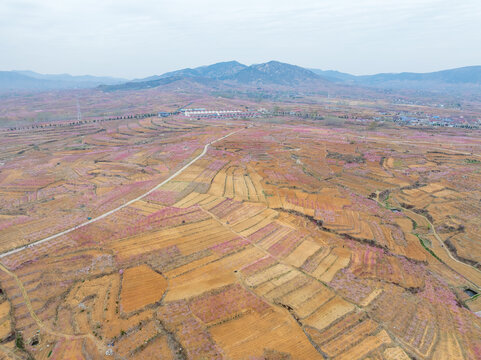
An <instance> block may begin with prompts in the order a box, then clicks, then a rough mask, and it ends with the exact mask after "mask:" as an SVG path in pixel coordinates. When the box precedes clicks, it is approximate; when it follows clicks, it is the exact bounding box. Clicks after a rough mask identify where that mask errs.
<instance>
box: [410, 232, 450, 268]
mask: <svg viewBox="0 0 481 360" xmlns="http://www.w3.org/2000/svg"><path fill="white" fill-rule="evenodd" d="M414 235H416V236H417V238H418V239H419V242H420V243H421V245H422V247H423V248H424V249H426V251H427V252H428V253H430V254H431V255H432V256H434V257H435V258H436V259H438V260H439V261H441V262H442V263H443V264H444V261H442V260H441V259H440V258H439V257H438V256H437V255H436V254H435V253H434V251H432V250H431V249H430V248H429V247H428V246H427V245H426V244H425V242H424V240H423V238H422V237H421V236H420V235H419V234H417V233H414Z"/></svg>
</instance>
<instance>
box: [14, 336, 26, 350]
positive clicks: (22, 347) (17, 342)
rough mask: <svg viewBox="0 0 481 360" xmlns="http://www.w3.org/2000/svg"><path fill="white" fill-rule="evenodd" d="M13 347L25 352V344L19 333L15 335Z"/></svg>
mask: <svg viewBox="0 0 481 360" xmlns="http://www.w3.org/2000/svg"><path fill="white" fill-rule="evenodd" d="M15 346H16V347H18V348H19V349H20V350H25V342H24V341H23V336H22V333H20V332H17V333H16V334H15Z"/></svg>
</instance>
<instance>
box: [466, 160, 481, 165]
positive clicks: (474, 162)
mask: <svg viewBox="0 0 481 360" xmlns="http://www.w3.org/2000/svg"><path fill="white" fill-rule="evenodd" d="M464 162H465V163H466V164H479V163H481V161H479V160H477V159H464Z"/></svg>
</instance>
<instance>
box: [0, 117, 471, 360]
mask: <svg viewBox="0 0 481 360" xmlns="http://www.w3.org/2000/svg"><path fill="white" fill-rule="evenodd" d="M238 130H240V131H238ZM358 130H359V129H357V130H356V131H354V130H353V129H351V128H349V127H344V128H332V127H326V126H323V125H322V123H317V124H316V123H313V122H309V121H307V120H306V121H304V120H300V119H298V118H285V119H279V118H278V119H276V121H275V122H274V121H263V120H262V119H260V120H256V121H253V122H248V121H240V120H239V121H231V122H227V123H226V122H225V121H219V122H216V120H209V121H204V120H202V121H195V120H193V121H190V120H186V119H185V118H180V117H179V118H165V119H163V120H161V119H159V118H145V119H142V120H135V121H134V120H119V121H115V122H109V123H108V124H106V123H102V122H100V123H95V124H88V125H82V126H78V127H75V128H68V129H67V128H59V129H51V130H50V129H49V130H45V129H42V130H38V131H35V132H28V133H22V132H21V131H18V132H9V133H5V134H2V135H1V136H2V138H1V144H2V145H1V146H2V152H1V154H2V159H1V161H2V166H1V168H0V169H1V172H0V202H1V206H0V208H1V215H0V216H1V218H0V228H1V233H0V247H1V251H2V252H6V251H8V250H11V249H13V248H17V247H20V246H24V245H26V244H29V243H31V244H32V245H31V246H29V247H25V248H23V249H22V250H21V251H18V252H15V253H11V254H9V255H8V256H4V257H2V258H1V267H0V270H1V271H0V283H1V294H0V337H1V339H2V343H1V348H0V351H2V352H4V353H5V354H6V355H5V356H10V357H12V358H27V357H28V356H31V357H33V358H36V359H62V358H66V357H69V358H85V359H87V358H104V357H105V358H113V359H125V358H129V359H146V358H154V357H155V356H156V357H157V358H162V359H222V358H226V359H347V360H352V359H387V360H404V359H406V360H407V359H466V360H468V359H479V358H481V319H480V318H479V317H477V316H476V315H475V314H474V311H479V309H480V308H479V304H478V302H476V299H474V300H473V299H468V296H467V295H466V293H465V289H467V288H469V289H471V290H473V291H479V288H480V286H481V276H480V266H479V254H480V252H481V251H480V250H481V249H479V240H480V239H479V234H480V233H481V232H480V229H479V226H480V224H481V221H480V215H479V214H481V209H480V205H479V204H480V199H481V189H480V186H481V185H480V184H481V175H480V174H481V165H480V162H479V161H478V157H479V155H476V154H480V153H481V152H480V151H479V150H480V146H481V138H480V137H479V134H477V133H471V134H467V135H466V134H465V135H463V138H462V141H459V142H456V141H457V140H456V139H459V138H460V136H461V135H460V134H459V133H457V132H456V131H455V130H444V131H438V132H433V133H431V134H429V137H428V138H426V137H427V135H426V134H425V133H423V132H420V131H418V130H409V129H404V130H403V135H404V136H403V137H402V138H400V137H399V136H398V132H397V129H385V130H384V131H383V132H380V131H368V130H367V129H363V130H362V131H358ZM235 131H237V132H235ZM227 134H231V135H230V136H228V137H225V138H223V139H222V140H220V141H218V142H215V143H212V144H211V145H210V146H208V147H207V150H206V152H205V154H203V155H202V151H203V149H204V146H205V145H206V144H208V143H209V142H211V141H213V140H215V139H219V138H221V137H223V136H225V135H227ZM446 144H450V145H449V147H448V146H446ZM199 155H202V156H200V157H199V158H198V159H197V160H196V161H195V162H192V163H191V165H190V166H188V167H185V168H184V169H183V171H181V172H179V173H178V174H177V175H176V176H175V177H173V178H171V179H170V180H169V181H167V182H165V183H164V184H163V185H162V186H160V187H158V188H156V189H155V191H152V192H150V193H148V194H147V192H148V191H149V190H150V189H152V188H154V187H155V186H156V185H158V184H161V183H162V182H163V181H164V180H165V179H168V178H169V176H171V175H172V174H174V173H175V172H176V171H178V170H179V169H181V168H182V167H183V166H185V164H188V163H189V162H190V161H191V160H192V159H194V158H195V157H196V156H199ZM480 160H481V159H480ZM142 194H146V196H142ZM136 198H139V199H138V200H137V201H134V202H131V203H128V202H129V201H130V200H131V199H136ZM125 203H128V204H127V205H126V206H123V207H122V206H121V205H122V204H125ZM119 206H120V207H119ZM116 208H118V210H116V211H114V212H112V213H111V214H109V215H108V216H105V217H103V218H101V219H98V220H97V221H94V222H91V223H88V224H86V225H84V226H81V227H79V228H78V229H76V230H74V231H71V232H68V233H65V234H63V235H61V236H58V237H56V238H54V239H52V240H50V241H45V242H42V243H39V244H35V241H37V240H41V239H44V238H46V237H48V236H50V235H53V234H55V233H59V232H61V231H63V230H66V229H69V228H71V227H73V226H76V225H78V224H82V223H84V222H85V221H86V219H88V218H91V219H95V218H96V216H99V215H101V214H103V213H106V212H107V211H110V210H112V209H116ZM447 214H449V215H447ZM468 306H471V307H472V309H473V310H470V309H468ZM474 309H478V310H474ZM8 354H11V355H8Z"/></svg>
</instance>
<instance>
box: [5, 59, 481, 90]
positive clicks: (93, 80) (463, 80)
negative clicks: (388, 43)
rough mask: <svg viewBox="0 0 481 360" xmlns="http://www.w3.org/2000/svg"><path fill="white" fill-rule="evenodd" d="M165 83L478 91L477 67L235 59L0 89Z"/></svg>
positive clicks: (15, 81)
mask: <svg viewBox="0 0 481 360" xmlns="http://www.w3.org/2000/svg"><path fill="white" fill-rule="evenodd" d="M170 84H174V85H176V84H177V85H179V84H184V85H186V84H187V85H193V84H194V85H197V86H203V87H209V88H219V87H223V86H227V87H236V86H249V87H259V86H261V87H288V88H294V89H296V88H297V89H306V88H309V89H310V90H315V89H322V90H326V89H327V90H329V88H337V89H339V86H341V87H342V88H346V87H355V88H371V89H394V90H396V89H401V90H424V91H432V92H454V91H457V90H473V89H475V90H479V89H481V66H469V67H463V68H456V69H450V70H444V71H437V72H431V73H408V72H405V73H383V74H375V75H361V76H356V75H351V74H347V73H342V72H339V71H333V70H319V69H307V68H303V67H300V66H296V65H291V64H286V63H281V62H278V61H269V62H266V63H262V64H254V65H250V66H247V65H244V64H241V63H239V62H237V61H227V62H220V63H216V64H212V65H208V66H201V67H196V68H185V69H181V70H177V71H172V72H167V73H164V74H161V75H154V76H149V77H146V78H142V79H134V80H131V81H128V80H126V79H120V78H112V77H96V76H88V75H87V76H72V75H68V74H62V75H42V74H38V73H35V72H31V71H0V91H3V92H5V91H16V90H28V91H41V90H51V89H74V88H95V87H98V88H99V89H101V90H103V91H117V90H140V89H148V88H155V87H159V86H168V85H170Z"/></svg>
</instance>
